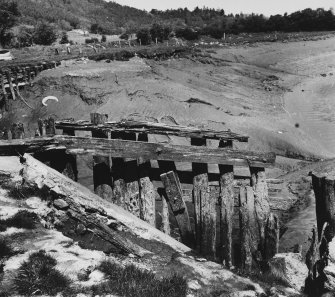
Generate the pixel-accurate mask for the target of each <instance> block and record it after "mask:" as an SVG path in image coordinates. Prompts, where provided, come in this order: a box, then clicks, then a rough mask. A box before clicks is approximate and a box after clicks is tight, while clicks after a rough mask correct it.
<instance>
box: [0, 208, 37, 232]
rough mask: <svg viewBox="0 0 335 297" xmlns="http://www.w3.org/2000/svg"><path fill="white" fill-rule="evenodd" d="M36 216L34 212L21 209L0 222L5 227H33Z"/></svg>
mask: <svg viewBox="0 0 335 297" xmlns="http://www.w3.org/2000/svg"><path fill="white" fill-rule="evenodd" d="M37 220H38V217H37V215H36V214H35V213H33V212H29V211H26V210H21V211H19V212H18V213H16V214H15V215H14V216H13V217H11V218H9V219H7V220H3V221H0V224H2V225H5V226H7V227H15V228H25V229H34V228H35V224H36V222H37Z"/></svg>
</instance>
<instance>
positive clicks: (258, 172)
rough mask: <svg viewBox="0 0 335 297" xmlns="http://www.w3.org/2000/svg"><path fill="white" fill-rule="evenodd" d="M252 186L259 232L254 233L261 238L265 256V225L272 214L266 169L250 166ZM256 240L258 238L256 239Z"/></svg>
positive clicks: (262, 250) (261, 249)
mask: <svg viewBox="0 0 335 297" xmlns="http://www.w3.org/2000/svg"><path fill="white" fill-rule="evenodd" d="M250 173H251V186H252V188H253V191H254V197H255V214H256V215H255V220H256V222H257V227H258V232H257V234H255V233H254V235H255V237H256V238H257V237H258V238H259V242H260V245H259V246H260V247H261V248H260V251H261V253H262V256H263V257H264V239H265V225H266V222H267V220H268V218H269V216H270V202H269V193H268V186H267V183H266V176H265V169H264V168H259V167H250ZM255 240H256V239H255Z"/></svg>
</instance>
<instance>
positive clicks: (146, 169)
mask: <svg viewBox="0 0 335 297" xmlns="http://www.w3.org/2000/svg"><path fill="white" fill-rule="evenodd" d="M137 140H138V141H143V142H148V135H147V134H143V133H142V134H140V135H138V138H137ZM137 163H138V170H139V185H140V210H141V216H140V217H141V219H142V220H144V221H146V222H148V223H149V224H151V225H152V226H156V191H155V187H154V185H153V183H152V182H151V179H150V170H151V165H150V162H149V161H147V162H142V159H138V160H137Z"/></svg>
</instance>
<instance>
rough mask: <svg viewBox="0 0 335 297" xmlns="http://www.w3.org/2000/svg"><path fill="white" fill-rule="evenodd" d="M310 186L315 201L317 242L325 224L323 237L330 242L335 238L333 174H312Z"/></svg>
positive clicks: (334, 182)
mask: <svg viewBox="0 0 335 297" xmlns="http://www.w3.org/2000/svg"><path fill="white" fill-rule="evenodd" d="M312 184H313V190H314V193H315V201H316V218H317V227H318V234H319V240H320V239H321V238H320V237H321V231H322V228H323V226H324V224H325V223H328V226H327V228H326V230H325V237H326V239H327V241H328V242H330V241H331V240H332V239H333V238H334V237H335V189H334V188H335V178H334V177H333V174H332V173H331V174H328V173H323V172H321V173H314V172H313V174H312Z"/></svg>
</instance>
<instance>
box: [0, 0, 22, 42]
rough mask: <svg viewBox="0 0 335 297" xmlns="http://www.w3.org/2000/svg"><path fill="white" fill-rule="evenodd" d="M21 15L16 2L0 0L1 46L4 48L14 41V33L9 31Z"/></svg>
mask: <svg viewBox="0 0 335 297" xmlns="http://www.w3.org/2000/svg"><path fill="white" fill-rule="evenodd" d="M19 15H20V13H19V10H18V8H17V4H16V3H15V2H12V1H7V0H0V44H1V45H2V46H4V45H6V44H8V43H9V42H10V40H11V39H12V33H11V32H10V31H9V30H10V29H11V28H12V27H13V26H14V25H15V24H16V22H17V18H18V16H19Z"/></svg>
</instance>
